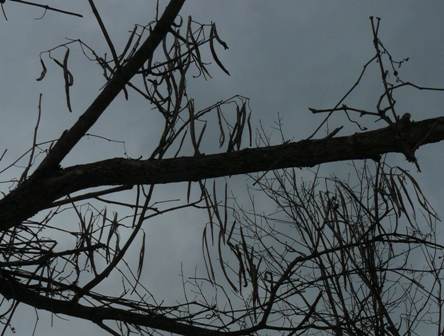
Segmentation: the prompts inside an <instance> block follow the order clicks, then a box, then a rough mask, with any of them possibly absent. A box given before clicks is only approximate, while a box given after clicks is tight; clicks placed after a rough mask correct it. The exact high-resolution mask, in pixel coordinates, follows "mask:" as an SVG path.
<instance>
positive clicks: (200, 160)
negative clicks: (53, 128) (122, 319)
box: [0, 117, 444, 231]
mask: <svg viewBox="0 0 444 336" xmlns="http://www.w3.org/2000/svg"><path fill="white" fill-rule="evenodd" d="M442 140H444V117H439V118H433V119H427V120H423V121H419V122H410V121H407V122H406V121H405V120H401V121H400V122H398V123H397V124H394V125H392V126H388V127H385V128H381V129H377V130H373V131H368V132H363V133H356V134H353V135H350V136H343V137H335V138H325V139H319V140H302V141H299V142H294V143H288V144H283V145H277V146H269V147H263V148H254V149H244V150H240V151H235V152H230V153H221V154H212V155H201V156H197V157H181V158H172V159H162V160H135V159H121V158H114V159H109V160H104V161H99V162H95V163H90V164H85V165H77V166H72V167H68V168H65V169H59V170H57V171H55V172H54V173H53V174H51V176H48V177H45V178H40V179H30V180H27V181H25V182H24V183H23V184H21V185H20V186H19V187H18V188H17V189H16V190H14V191H12V192H11V193H10V194H8V195H7V196H6V197H4V198H3V199H2V200H0V230H1V231H4V230H7V229H9V228H11V227H13V226H15V225H18V224H20V223H21V222H22V221H24V220H26V219H28V218H30V217H32V216H33V215H35V214H37V213H38V212H39V211H41V210H43V209H46V208H49V207H51V206H52V203H53V202H54V201H55V200H57V199H59V198H61V197H63V196H65V195H68V194H70V193H73V192H76V191H80V190H83V189H87V188H92V187H99V186H105V185H136V184H162V183H173V182H186V181H197V180H201V179H206V178H214V177H221V176H230V175H237V174H246V173H253V172H259V171H269V170H273V169H281V168H289V167H300V168H301V167H311V166H315V165H318V164H321V163H328V162H336V161H344V160H363V159H374V160H378V159H379V157H380V155H382V154H385V153H402V154H405V155H406V157H407V158H413V157H414V152H415V151H416V149H418V148H419V147H420V146H422V145H425V144H428V143H434V142H439V141H442Z"/></svg>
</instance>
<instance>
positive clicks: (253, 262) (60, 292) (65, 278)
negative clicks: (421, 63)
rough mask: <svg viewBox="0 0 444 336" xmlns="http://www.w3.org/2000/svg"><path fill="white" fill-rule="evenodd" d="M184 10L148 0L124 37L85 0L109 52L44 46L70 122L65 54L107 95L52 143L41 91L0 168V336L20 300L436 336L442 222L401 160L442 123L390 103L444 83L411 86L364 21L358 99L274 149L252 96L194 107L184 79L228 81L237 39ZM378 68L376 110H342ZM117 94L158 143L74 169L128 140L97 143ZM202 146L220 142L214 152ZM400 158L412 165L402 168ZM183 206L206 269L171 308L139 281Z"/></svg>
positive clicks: (177, 324) (124, 315) (111, 327)
mask: <svg viewBox="0 0 444 336" xmlns="http://www.w3.org/2000/svg"><path fill="white" fill-rule="evenodd" d="M184 3H185V0H171V1H169V2H168V3H167V4H166V6H161V4H159V2H158V1H157V2H155V3H154V6H153V8H155V11H154V13H153V14H154V15H153V17H147V18H146V20H147V22H148V23H147V24H145V25H140V24H135V25H134V27H133V29H132V30H131V31H130V33H129V36H128V39H127V41H126V43H125V44H124V45H117V44H115V42H113V40H114V39H113V36H111V34H110V32H109V31H108V29H107V25H108V24H109V22H107V20H106V17H105V16H102V15H101V14H100V13H101V8H100V6H98V5H96V3H95V1H94V0H88V5H89V9H90V15H91V16H92V17H93V18H94V19H95V21H96V22H95V23H96V27H97V32H98V34H100V36H101V37H102V38H103V45H105V46H106V49H107V50H106V52H105V53H103V52H101V51H98V48H96V46H95V45H91V44H89V43H88V42H87V41H84V40H82V39H67V40H65V41H64V42H62V43H61V44H57V45H55V46H54V47H53V48H51V49H48V50H42V51H41V53H40V59H39V62H40V65H41V74H40V76H38V78H37V81H39V82H43V83H45V81H47V80H48V79H47V78H46V77H47V76H48V74H50V73H52V72H54V73H58V74H60V73H61V74H62V76H61V77H60V76H59V79H60V78H61V81H62V87H63V99H64V103H65V104H66V110H67V111H69V112H71V113H75V112H73V111H74V109H73V98H72V96H73V95H74V93H73V92H74V91H75V88H73V86H74V78H75V73H74V70H73V69H72V67H71V63H70V62H71V59H72V58H74V57H84V62H85V63H87V62H92V63H93V64H94V65H95V66H96V67H98V68H99V69H100V71H102V74H103V77H104V85H103V87H102V88H100V91H99V93H98V94H97V96H96V97H95V98H94V99H93V100H92V102H91V103H90V104H89V105H88V106H87V107H86V108H85V110H84V111H83V112H82V113H80V116H79V117H78V120H77V121H75V122H74V123H73V125H71V126H70V127H69V128H68V129H66V130H63V131H61V132H60V133H61V134H60V136H58V137H57V139H52V140H47V141H40V140H39V134H38V132H39V130H40V128H41V127H42V125H41V116H42V113H43V112H42V110H43V107H42V100H43V95H42V94H41V95H40V97H39V101H38V105H37V122H36V123H35V124H34V129H33V143H32V146H31V148H30V149H29V150H28V151H26V152H25V153H24V154H23V155H20V156H18V157H17V158H16V159H14V160H13V161H12V163H10V164H5V165H3V166H2V167H0V174H2V177H3V180H2V183H5V184H6V185H7V192H5V193H3V197H2V198H1V199H0V233H1V235H0V237H1V239H0V282H1V286H0V296H1V305H0V323H1V324H2V326H3V332H2V335H5V334H8V333H14V328H13V325H14V316H15V314H16V311H17V309H18V308H17V307H19V306H20V305H27V306H30V307H33V308H35V309H36V310H37V311H48V312H50V313H52V314H56V315H57V316H70V317H76V318H80V319H83V320H85V321H89V322H91V323H93V324H95V325H97V326H98V327H100V328H102V329H103V330H104V332H106V333H108V334H111V335H151V334H155V333H158V334H162V333H167V332H168V333H172V334H179V335H220V336H222V335H226V336H241V335H406V336H407V335H413V334H414V333H415V332H418V330H419V331H421V330H429V329H426V328H431V329H432V330H433V332H435V333H436V334H437V335H442V334H443V333H444V321H442V318H443V316H442V309H443V303H444V294H443V293H442V275H441V271H442V270H443V263H444V258H443V256H444V254H443V253H444V242H442V241H441V239H440V237H439V234H438V231H439V230H437V223H439V216H438V214H437V212H436V211H435V210H434V209H433V207H432V205H431V204H430V203H429V201H428V200H427V197H426V196H425V194H424V193H423V191H422V189H421V186H420V184H419V183H418V182H417V181H416V179H415V174H413V173H411V172H410V171H409V170H408V169H407V168H406V167H405V166H402V165H409V167H414V168H415V169H416V170H417V171H420V167H421V162H418V160H417V158H416V153H417V151H418V150H421V149H422V147H423V146H424V145H428V144H432V143H438V142H441V141H442V140H444V116H443V117H435V118H430V119H423V120H413V117H412V116H411V115H410V114H409V113H405V112H404V111H403V110H402V109H399V108H398V106H399V105H398V101H397V97H396V94H397V93H398V92H399V91H400V90H401V89H405V88H409V89H412V90H418V91H422V92H427V93H428V94H440V93H441V91H443V89H441V88H439V87H429V86H422V85H419V84H416V83H413V82H410V81H404V80H403V79H402V76H401V74H400V73H401V70H402V69H401V66H402V65H403V64H404V63H406V62H407V61H408V59H405V58H404V59H400V60H398V59H397V58H396V57H394V56H392V53H391V51H390V49H389V46H387V45H386V44H384V43H383V36H382V35H381V34H382V33H381V26H382V23H381V20H380V19H379V18H376V17H370V31H371V36H372V40H370V41H369V44H370V45H371V46H372V55H370V57H369V60H368V61H367V62H366V63H365V64H364V66H363V68H362V72H361V73H358V74H357V80H356V82H355V83H354V84H352V86H351V88H350V90H349V91H347V92H346V93H345V95H344V96H343V98H342V99H340V101H339V102H337V103H336V104H335V105H334V106H333V107H331V108H327V109H318V108H310V111H311V112H312V113H313V114H315V115H322V116H325V118H324V119H323V121H322V122H321V123H320V125H319V127H317V128H316V129H314V130H313V132H312V134H311V136H309V137H307V138H304V139H298V140H296V141H293V140H287V139H286V137H285V136H284V134H283V132H282V128H281V127H278V128H279V129H278V130H277V132H278V133H279V132H281V133H280V135H281V143H279V144H272V142H271V140H270V139H269V137H268V136H267V132H266V131H264V129H263V128H261V127H258V128H257V127H256V126H255V120H254V115H253V114H252V109H251V108H250V101H249V99H248V98H247V97H244V96H241V95H235V96H232V97H230V98H227V99H221V100H219V101H217V102H215V103H213V104H211V105H209V106H206V107H203V108H202V107H199V106H198V104H197V103H196V101H195V98H193V96H192V93H191V90H190V88H189V82H190V81H192V80H194V79H196V78H204V79H206V80H207V79H210V78H211V74H210V67H217V68H219V70H221V72H223V73H225V74H227V75H229V74H230V70H229V69H228V67H227V66H226V65H224V63H223V58H222V56H221V52H222V50H227V49H228V45H227V43H226V42H225V41H224V40H223V39H222V34H221V33H219V30H218V27H217V26H216V24H215V23H213V22H209V23H200V22H197V21H196V20H195V19H193V18H192V17H191V16H189V17H185V16H182V15H181V14H180V13H181V11H182V10H183V6H184ZM68 4H69V3H65V2H61V3H60V5H58V6H51V5H47V4H42V3H37V2H31V1H22V0H9V1H0V6H1V8H2V10H3V15H4V18H5V21H6V20H8V19H9V20H10V18H8V15H7V14H8V8H12V6H23V8H25V7H26V6H28V7H37V8H39V9H43V11H44V12H43V16H42V17H40V18H39V19H42V18H45V16H46V15H47V13H49V12H51V13H53V14H54V15H59V16H62V17H65V18H69V19H76V20H83V17H84V15H83V14H82V13H79V12H77V11H76V10H71V9H66V8H63V7H64V6H66V5H68ZM69 5H70V6H74V4H69ZM127 6H131V4H130V3H128V4H127ZM147 6H148V5H147ZM28 7H26V8H28ZM148 20H152V21H148ZM76 52H77V53H76ZM73 53H74V54H75V55H76V56H73ZM210 64H212V65H210ZM371 71H373V74H374V75H376V76H377V78H378V82H379V84H380V85H381V87H382V92H381V94H380V96H379V97H378V100H377V101H376V102H375V104H374V105H375V108H374V109H373V110H370V109H367V108H363V107H361V106H355V105H354V104H351V103H349V98H350V96H351V94H352V93H355V92H356V91H357V90H358V89H359V88H360V85H361V84H362V81H363V80H364V77H365V76H366V75H367V74H368V73H369V72H371ZM118 96H119V97H121V98H123V99H125V100H131V99H135V98H134V97H136V98H137V99H141V100H143V101H144V103H145V104H146V105H148V106H150V107H151V108H152V111H151V113H152V116H153V122H154V123H157V124H158V125H157V124H156V127H158V129H159V130H160V132H159V138H158V139H157V143H156V144H154V145H153V149H152V151H150V152H149V153H147V152H141V153H137V155H132V156H129V155H128V153H124V155H122V156H120V157H109V158H107V159H101V160H96V161H94V162H87V163H85V162H79V163H78V164H74V165H70V164H66V162H67V160H66V158H67V157H68V156H69V155H70V154H72V152H73V151H74V150H75V149H76V148H77V147H78V146H79V143H80V142H81V141H82V140H83V139H85V138H86V137H96V138H100V139H102V140H106V141H109V142H119V141H117V140H115V139H109V138H106V137H101V136H98V135H94V134H92V133H90V132H91V129H92V128H93V127H94V126H95V125H97V123H98V121H99V120H101V118H103V116H104V115H105V114H106V113H107V111H108V109H109V106H110V104H111V103H112V102H113V101H115V100H116V97H118ZM69 112H67V114H69ZM270 113H275V111H270ZM338 120H339V121H338ZM376 122H377V123H376ZM332 124H333V125H335V126H334V127H333V130H331V128H330V127H331V125H332ZM375 125H376V126H375ZM279 126H281V125H279ZM0 127H1V126H0ZM30 127H32V125H30ZM335 127H336V128H335ZM344 130H345V131H346V132H349V133H348V134H347V135H339V133H340V132H342V131H344ZM119 143H123V142H119ZM209 143H215V144H216V146H218V148H219V150H216V151H214V152H207V148H209V147H210V148H211V146H207V145H208V144H209ZM123 145H124V143H123ZM216 146H215V147H216ZM437 146H441V144H438V145H437ZM6 152H7V151H6V150H5V151H4V152H2V153H3V154H1V155H0V163H2V164H3V162H4V161H5V158H4V157H5V155H6ZM391 153H399V154H402V155H403V156H404V160H403V162H402V163H401V165H395V164H394V163H393V162H392V161H391V155H390V154H391ZM97 157H99V155H97ZM341 162H347V163H349V165H348V166H347V171H348V172H349V173H348V174H347V177H345V178H344V177H340V176H338V175H340V174H337V175H329V176H323V175H322V174H321V173H320V165H321V164H325V163H341ZM11 174H12V175H11ZM233 175H245V176H248V178H249V182H251V183H250V184H251V185H250V187H247V186H245V189H246V190H247V191H248V194H249V196H250V199H249V200H250V204H249V205H248V206H247V205H245V204H243V202H240V201H239V199H238V198H237V197H236V196H235V195H234V193H232V192H231V190H230V186H229V181H230V177H231V176H233ZM302 175H304V176H305V177H306V178H305V179H303V178H302V177H301V176H302ZM10 176H13V177H12V178H10ZM179 182H185V183H186V184H187V186H188V187H187V188H186V190H185V192H182V193H181V194H180V195H179V196H177V197H176V196H174V197H176V198H177V199H176V198H174V199H173V200H172V199H164V200H161V201H159V197H161V196H157V192H158V189H159V187H160V185H164V184H177V183H179ZM246 184H247V182H246ZM5 190H6V189H5ZM253 192H256V193H259V194H260V195H262V197H265V198H266V199H267V202H268V203H267V204H268V205H269V206H271V207H272V208H273V211H270V212H268V211H265V209H262V208H261V206H260V205H258V204H257V201H256V200H255V198H254V197H253V196H252V193H253ZM185 210H190V211H191V210H192V211H198V212H202V213H203V214H204V215H205V216H206V217H205V218H206V219H205V223H206V225H205V228H204V230H203V232H202V235H201V236H199V237H196V239H197V240H199V239H201V244H202V258H203V262H202V265H201V266H202V268H203V269H201V270H199V271H197V270H196V273H195V274H194V275H193V276H190V275H186V274H185V275H184V274H183V273H181V276H182V285H183V292H184V295H183V298H177V302H176V303H175V304H171V303H164V301H163V298H162V297H156V295H155V294H153V293H152V292H151V291H150V288H149V286H147V284H145V283H144V281H143V277H142V273H143V271H144V269H145V268H146V265H145V264H144V263H145V258H146V255H147V253H148V250H149V246H147V244H146V237H145V226H146V225H147V223H148V222H149V221H153V220H156V219H157V218H161V217H165V216H168V215H169V214H170V213H181V211H185ZM66 214H69V215H68V216H67V215H66ZM68 219H69V220H68ZM184 220H186V217H185V216H184ZM165 244H166V243H165ZM131 254H132V255H133V257H132V258H133V259H137V262H136V263H135V264H136V265H134V263H133V262H131V261H130V258H131V257H130V255H131ZM134 255H136V256H137V257H134ZM110 279H114V280H115V279H118V281H119V291H118V292H116V291H115V288H113V290H111V291H110V290H109V288H107V281H110ZM66 323H69V322H66Z"/></svg>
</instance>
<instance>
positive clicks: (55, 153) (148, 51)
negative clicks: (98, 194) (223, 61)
mask: <svg viewBox="0 0 444 336" xmlns="http://www.w3.org/2000/svg"><path fill="white" fill-rule="evenodd" d="M184 2H185V0H172V1H170V3H169V4H168V6H167V8H166V9H165V12H164V13H163V15H162V17H161V18H160V20H159V22H158V23H157V24H156V26H155V27H154V29H153V31H152V32H151V33H150V36H149V37H148V38H147V40H146V41H145V42H144V43H143V44H142V46H141V47H140V49H139V50H138V51H137V52H136V53H135V54H134V56H133V57H132V58H131V59H129V60H128V61H127V63H126V64H125V65H123V66H122V67H119V68H118V69H117V70H116V73H115V75H114V76H113V77H112V78H111V79H110V81H109V82H108V84H107V85H106V87H105V88H104V89H103V91H102V92H101V93H100V94H99V95H98V96H97V98H96V99H95V100H94V101H93V102H92V104H91V105H90V106H89V107H88V108H87V110H86V111H85V112H84V113H83V114H82V116H81V117H80V118H79V120H78V121H77V122H76V123H75V124H74V126H72V127H71V129H69V130H68V131H65V132H64V133H63V134H62V136H61V137H60V139H59V140H58V141H57V143H56V144H55V145H54V147H53V148H52V149H51V151H50V152H49V153H48V155H47V156H46V158H45V159H44V160H43V161H42V163H41V164H40V166H39V167H38V168H37V170H36V172H35V173H34V174H35V175H36V176H40V175H44V174H46V173H47V172H48V171H50V170H53V169H55V168H56V167H57V166H58V165H59V164H60V162H61V161H62V160H63V158H64V157H65V156H66V155H67V154H68V153H69V152H70V151H71V149H72V148H73V147H74V146H75V145H76V144H77V142H79V140H80V139H81V138H82V137H83V136H84V135H85V133H86V132H87V131H88V130H89V129H90V128H91V127H92V126H93V125H94V123H95V122H96V121H97V119H99V117H100V116H101V115H102V113H103V112H104V111H105V109H106V108H107V107H108V106H109V104H110V103H111V102H112V101H113V100H114V98H115V97H116V96H117V95H118V94H119V92H120V91H121V90H122V89H123V88H124V87H125V85H126V84H127V83H128V82H129V80H130V79H131V78H132V77H133V76H134V75H135V74H136V72H137V71H138V70H139V69H140V68H141V67H142V65H143V64H144V63H145V62H146V61H147V60H148V59H150V58H151V57H152V56H153V53H154V51H155V50H156V48H157V46H158V45H159V44H160V42H161V41H162V40H163V38H164V37H165V36H166V34H167V33H168V30H169V29H170V27H171V24H172V23H173V22H174V19H175V18H176V16H177V15H178V14H179V11H180V9H181V8H182V5H183V4H184Z"/></svg>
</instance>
